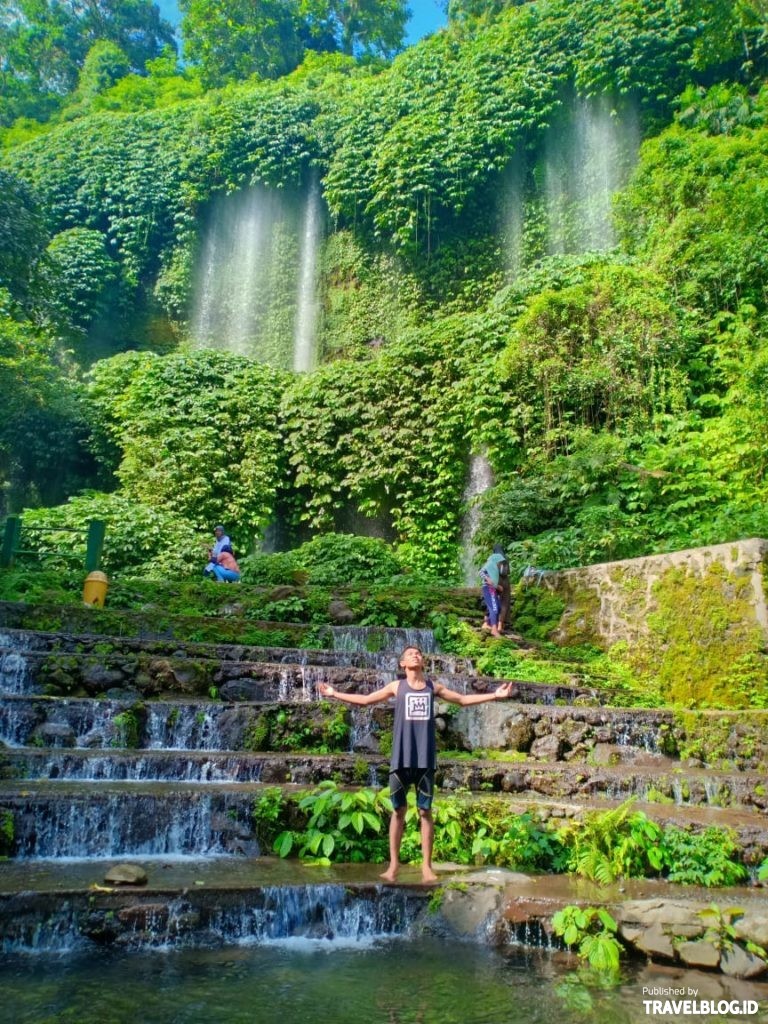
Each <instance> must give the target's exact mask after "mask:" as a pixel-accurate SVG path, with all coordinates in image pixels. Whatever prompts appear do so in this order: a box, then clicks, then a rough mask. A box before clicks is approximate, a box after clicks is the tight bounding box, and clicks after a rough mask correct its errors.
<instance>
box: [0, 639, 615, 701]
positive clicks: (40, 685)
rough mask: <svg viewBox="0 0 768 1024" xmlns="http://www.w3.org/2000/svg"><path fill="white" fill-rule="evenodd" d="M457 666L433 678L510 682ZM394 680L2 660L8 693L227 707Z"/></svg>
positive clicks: (520, 691) (187, 662) (466, 687)
mask: <svg viewBox="0 0 768 1024" xmlns="http://www.w3.org/2000/svg"><path fill="white" fill-rule="evenodd" d="M3 658H4V659H5V660H2V659H3ZM452 667H454V666H452V665H451V664H450V663H447V664H444V665H443V666H442V667H440V668H439V669H438V671H435V672H433V673H432V678H434V679H436V680H438V681H440V682H442V683H444V685H446V686H447V687H449V688H450V689H453V690H457V691H458V692H459V693H465V692H468V691H471V690H475V691H477V692H481V693H484V692H485V691H486V690H487V689H488V688H491V689H495V688H496V687H497V686H498V685H499V684H500V683H501V682H502V680H501V679H498V678H492V677H490V676H477V675H475V674H474V673H472V672H469V671H467V672H464V673H452V672H450V671H446V669H450V668H452ZM463 667H466V666H463ZM393 678H394V673H393V672H392V670H390V669H387V668H379V669H376V668H354V667H350V666H346V665H334V664H329V665H316V664H293V663H287V662H283V661H279V662H250V661H219V660H217V659H213V658H209V659H190V658H186V657H183V658H177V657H155V656H153V655H150V654H137V655H135V656H125V655H121V654H112V653H104V654H97V653H89V654H85V653H83V654H48V653H45V652H40V651H31V652H16V651H13V652H9V653H6V654H5V655H4V656H3V655H2V654H0V688H2V689H4V690H5V692H6V693H11V694H22V693H30V692H32V693H35V692H41V691H42V690H44V691H45V692H46V693H48V694H50V695H52V696H66V695H82V694H87V695H89V696H99V695H104V694H107V693H109V692H110V691H112V690H120V689H133V690H135V691H136V692H137V695H138V696H141V697H155V696H158V695H160V694H180V695H186V696H208V695H209V694H210V691H211V689H212V688H214V687H215V688H216V690H217V691H218V695H219V696H220V697H221V698H222V699H224V700H226V701H231V700H276V699H283V700H288V699H291V698H292V697H293V696H294V695H300V696H301V698H302V699H314V698H315V696H316V688H317V684H318V683H320V682H327V683H331V685H333V686H335V687H337V688H339V689H341V690H349V689H352V690H357V691H359V692H362V693H369V692H371V691H372V690H376V689H379V688H381V687H382V686H385V685H386V684H387V683H388V682H390V681H391V680H392V679H393ZM511 681H512V682H515V684H516V693H515V699H517V700H521V701H523V702H526V703H527V702H542V703H549V704H551V703H555V702H556V701H560V702H568V703H573V701H574V700H576V699H577V698H578V697H582V698H585V699H589V700H591V701H594V702H598V701H600V700H603V701H608V700H609V699H610V698H611V697H612V696H613V694H612V692H611V691H604V690H598V689H596V688H594V687H586V686H570V685H567V684H546V683H529V682H526V681H524V680H511Z"/></svg>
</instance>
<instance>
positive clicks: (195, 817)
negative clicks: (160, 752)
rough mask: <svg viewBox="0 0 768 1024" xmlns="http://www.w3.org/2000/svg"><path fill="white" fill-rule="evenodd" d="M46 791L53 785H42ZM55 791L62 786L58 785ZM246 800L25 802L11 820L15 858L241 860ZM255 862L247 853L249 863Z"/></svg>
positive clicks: (117, 796) (165, 795) (127, 796)
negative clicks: (238, 857)
mask: <svg viewBox="0 0 768 1024" xmlns="http://www.w3.org/2000/svg"><path fill="white" fill-rule="evenodd" d="M49 785H53V784H49ZM58 785H61V784H58ZM251 799H252V797H251V795H250V794H249V793H247V792H246V793H243V794H232V795H231V796H228V795H227V794H222V793H216V792H214V793H208V792H200V791H196V790H194V789H193V790H190V791H183V790H181V789H178V788H177V783H172V784H170V787H169V788H168V789H167V791H165V792H160V791H159V789H157V790H155V791H153V792H152V793H143V792H142V793H132V792H131V791H130V790H129V789H127V788H122V789H121V790H120V791H119V792H107V793H104V794H101V793H97V794H96V795H95V796H93V795H91V794H86V793H85V791H84V790H81V791H80V792H78V793H68V792H66V791H64V792H61V791H60V790H59V789H58V788H55V789H54V788H52V789H51V790H50V795H44V794H41V793H35V794H31V795H30V796H29V797H28V798H26V799H25V803H24V806H23V807H20V808H19V809H18V811H17V813H16V816H15V824H16V839H17V844H18V853H17V856H18V857H19V858H24V859H26V858H35V859H51V858H54V859H56V860H61V859H64V858H70V859H76V860H83V859H86V858H87V859H89V860H91V859H93V860H99V859H102V860H103V859H105V858H113V857H118V856H121V857H122V856H126V857H212V856H226V855H228V854H231V853H235V852H242V849H241V848H242V845H243V844H242V842H241V841H240V840H242V839H243V838H248V836H247V835H244V832H245V830H244V829H243V827H241V825H239V824H238V822H240V821H242V822H245V821H247V820H248V819H249V818H250V812H251ZM257 854H258V850H257V849H254V850H253V852H252V853H251V855H252V856H255V855H257Z"/></svg>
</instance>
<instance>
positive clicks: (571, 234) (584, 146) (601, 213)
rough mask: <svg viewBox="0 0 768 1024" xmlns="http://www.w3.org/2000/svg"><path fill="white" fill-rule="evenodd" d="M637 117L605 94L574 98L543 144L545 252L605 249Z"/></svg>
mask: <svg viewBox="0 0 768 1024" xmlns="http://www.w3.org/2000/svg"><path fill="white" fill-rule="evenodd" d="M639 139H640V133H639V129H638V125H637V120H636V117H635V116H634V115H633V113H631V112H629V111H622V113H621V114H619V113H617V111H616V110H614V109H613V108H612V106H611V103H610V101H609V99H608V98H607V97H605V96H602V97H596V98H583V97H576V98H575V99H574V100H573V102H572V103H571V104H569V105H568V107H567V109H566V112H565V114H564V116H563V118H561V119H558V120H557V121H556V122H555V123H554V124H553V125H552V127H551V128H550V130H549V132H548V133H547V136H546V139H545V143H544V194H545V198H546V206H545V209H546V221H547V230H548V249H549V252H550V253H564V252H586V251H590V250H602V249H610V248H612V246H613V245H614V244H615V236H614V231H613V224H612V220H611V204H612V200H613V196H614V194H615V193H616V192H617V191H618V189H619V188H620V187H621V186H622V184H623V183H624V181H625V180H626V178H627V175H628V172H629V170H630V169H631V167H632V165H633V164H634V162H635V160H636V157H637V151H638V148H639Z"/></svg>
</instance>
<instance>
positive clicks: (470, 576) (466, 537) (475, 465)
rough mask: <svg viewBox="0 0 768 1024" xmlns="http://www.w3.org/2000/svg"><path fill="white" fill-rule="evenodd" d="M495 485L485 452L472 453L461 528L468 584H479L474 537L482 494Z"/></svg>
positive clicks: (462, 560)
mask: <svg viewBox="0 0 768 1024" xmlns="http://www.w3.org/2000/svg"><path fill="white" fill-rule="evenodd" d="M491 487H493V470H492V469H491V464H490V462H489V461H488V456H487V455H486V454H485V453H482V454H480V455H472V456H471V457H470V460H469V479H468V480H467V485H466V487H465V488H464V498H463V500H464V506H465V508H466V512H465V513H464V521H463V523H462V528H461V568H462V575H463V577H464V582H465V583H466V584H467V586H477V585H478V577H477V570H478V564H477V563H478V552H477V549H476V548H475V546H474V543H473V538H474V536H475V532H476V530H477V527H478V526H479V524H480V505H479V498H480V497H481V495H483V494H485V492H486V491H487V490H488V489H489V488H491Z"/></svg>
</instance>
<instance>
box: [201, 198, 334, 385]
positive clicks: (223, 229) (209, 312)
mask: <svg viewBox="0 0 768 1024" xmlns="http://www.w3.org/2000/svg"><path fill="white" fill-rule="evenodd" d="M321 228H322V204H321V198H320V192H319V188H318V186H317V185H314V186H313V187H312V188H310V190H309V192H308V193H307V194H306V195H305V196H299V195H290V194H285V193H280V192H277V191H274V190H269V189H267V188H264V187H260V186H254V187H252V188H249V189H245V190H243V191H241V192H238V193H234V194H232V195H228V196H219V197H218V198H216V199H215V200H214V201H213V203H212V204H211V208H210V211H209V215H208V222H207V224H206V226H205V227H204V229H203V234H202V243H201V246H200V253H199V257H198V262H197V270H196V274H195V285H194V299H193V308H192V312H191V316H190V333H191V336H192V338H193V340H194V342H195V344H197V345H198V346H200V347H206V348H218V349H225V350H226V351H229V352H234V353H236V354H238V355H244V356H249V357H251V358H254V359H257V360H259V361H260V362H265V363H269V364H270V365H273V366H277V367H280V368H282V369H291V368H293V369H296V370H308V369H311V368H312V366H313V365H314V360H315V337H316V333H317V313H318V304H317V298H316V291H317V282H316V277H317V256H318V249H319V244H320V238H321Z"/></svg>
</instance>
